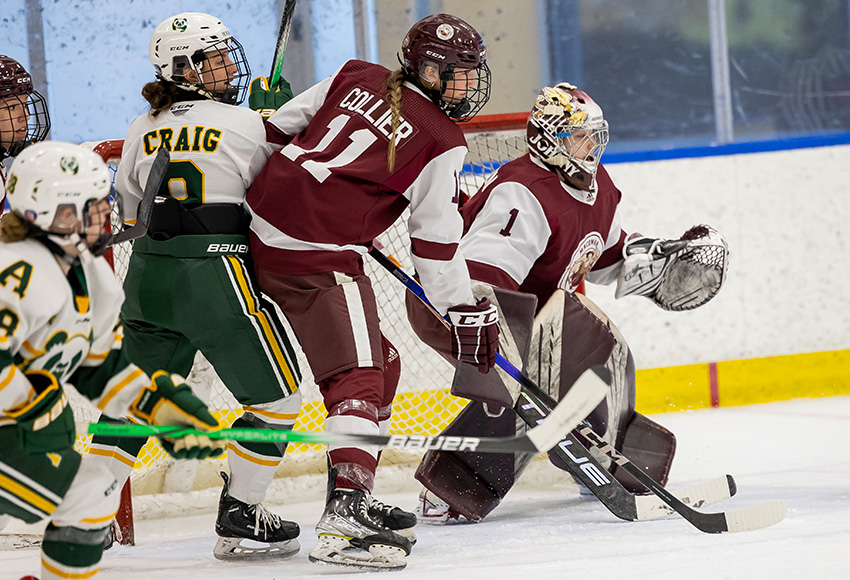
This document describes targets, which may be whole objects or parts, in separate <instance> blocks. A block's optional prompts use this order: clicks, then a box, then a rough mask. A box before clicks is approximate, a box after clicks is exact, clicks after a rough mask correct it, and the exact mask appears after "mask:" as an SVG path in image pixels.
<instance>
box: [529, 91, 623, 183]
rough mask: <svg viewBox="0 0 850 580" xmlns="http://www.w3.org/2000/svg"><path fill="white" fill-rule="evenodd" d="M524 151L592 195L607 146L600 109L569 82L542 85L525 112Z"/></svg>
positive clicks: (605, 123)
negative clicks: (529, 110)
mask: <svg viewBox="0 0 850 580" xmlns="http://www.w3.org/2000/svg"><path fill="white" fill-rule="evenodd" d="M526 137H527V141H528V150H529V151H530V152H531V153H532V154H533V155H535V156H536V157H538V158H539V159H540V160H541V161H543V162H544V163H546V164H548V165H550V166H552V167H554V169H555V171H556V172H557V173H558V175H559V176H560V177H561V179H562V180H563V181H565V182H566V183H568V184H570V185H572V186H573V187H575V188H577V189H581V190H582V191H585V192H587V193H588V199H589V200H590V199H594V198H595V196H596V170H597V169H598V167H599V158H600V157H601V156H602V153H603V152H604V151H605V148H606V147H607V145H608V122H607V121H606V120H605V119H604V118H603V115H602V108H601V107H600V106H599V105H598V104H596V102H595V101H594V100H593V99H591V98H590V96H589V95H588V94H587V93H585V92H584V91H582V90H580V89H579V88H577V87H575V86H574V85H571V84H569V83H559V84H557V85H555V86H554V87H543V89H542V90H541V91H540V93H539V94H538V95H537V100H536V101H535V102H534V108H533V109H531V112H530V113H529V115H528V125H527V129H526Z"/></svg>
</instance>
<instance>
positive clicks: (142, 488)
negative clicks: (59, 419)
mask: <svg viewBox="0 0 850 580" xmlns="http://www.w3.org/2000/svg"><path fill="white" fill-rule="evenodd" d="M525 121H526V114H525V113H518V114H509V115H491V116H482V117H478V118H476V119H473V120H472V121H471V122H470V123H467V124H465V125H463V129H464V132H465V134H466V137H467V142H468V146H469V155H468V157H467V159H466V163H465V165H464V168H463V173H462V176H461V181H462V189H463V190H464V191H465V192H466V193H467V194H468V195H473V194H474V193H475V192H476V191H477V189H478V187H479V186H480V185H481V183H482V182H483V181H484V179H485V178H486V177H487V176H488V175H490V174H491V173H492V172H493V171H495V170H496V169H497V168H498V167H499V166H500V165H501V164H502V163H504V162H506V161H509V160H511V159H514V158H516V157H518V156H519V155H522V154H523V153H524V152H525V150H526V146H525ZM90 145H92V146H93V148H94V150H95V151H96V152H98V153H99V154H100V155H101V156H102V157H103V158H104V159H105V160H106V161H107V163H108V164H109V166H110V170H111V172H112V175H113V179H114V175H115V172H116V171H117V168H118V164H119V163H120V161H121V147H122V145H123V141H121V140H111V141H102V142H98V143H93V144H90ZM406 218H407V215H406V214H405V215H404V216H402V218H401V219H399V220H398V221H397V222H396V223H395V224H394V225H393V226H392V227H391V228H390V229H389V230H387V231H386V232H384V234H382V235H381V236H380V238H379V240H380V241H381V243H382V244H383V245H384V246H385V252H387V253H389V254H392V255H393V256H395V258H396V259H397V260H399V261H400V263H401V264H402V266H404V268H405V269H406V270H407V271H408V272H412V270H413V268H412V260H411V257H410V251H409V246H410V242H409V239H408V232H407V219H406ZM115 225H117V224H115ZM131 252H132V244H131V243H126V244H122V245H121V246H119V247H116V248H114V250H113V256H112V259H113V264H114V268H115V272H116V274H117V275H118V276H119V278H121V279H122V280H123V277H124V275H125V274H126V271H127V265H128V261H129V256H130V253H131ZM365 265H366V271H367V274H368V275H369V276H370V277H371V279H372V283H373V286H374V288H375V294H376V296H377V299H378V306H379V313H380V317H381V328H382V330H383V332H384V333H385V335H386V336H387V338H388V339H389V340H390V341H391V342H392V343H393V344H394V345H395V346H396V348H397V349H398V351H399V354H400V356H401V361H402V372H401V379H400V382H399V387H398V393H397V395H396V398H395V401H394V404H393V416H392V422H391V426H390V431H391V432H393V433H406V434H414V433H415V434H425V435H433V434H437V433H439V432H440V431H441V430H443V429H444V428H445V427H446V426H447V425H448V424H449V422H450V421H451V420H452V419H453V418H454V417H455V416H456V415H457V413H458V412H459V411H460V410H461V409H462V408H463V406H464V405H465V404H466V401H465V400H464V399H458V398H455V397H453V396H452V395H450V394H449V385H450V383H451V379H452V375H453V369H452V366H451V365H450V364H449V363H447V362H446V361H445V360H443V359H442V358H441V357H440V356H439V355H437V354H436V353H434V352H433V351H432V350H431V349H429V348H428V347H427V346H425V345H424V344H423V343H421V342H420V341H419V340H418V338H417V337H416V336H415V334H414V333H413V331H412V330H411V328H410V326H409V324H408V322H407V318H406V313H405V306H404V293H405V291H406V290H405V287H404V285H402V284H401V283H400V282H399V281H398V280H396V279H395V278H393V277H392V276H391V275H390V274H389V273H388V272H387V271H386V270H384V269H383V268H381V267H380V266H379V265H377V264H376V263H375V262H374V261H372V260H369V259H367V260H366V261H365ZM298 360H299V364H300V366H301V369H302V372H303V374H304V380H303V383H302V386H301V390H302V397H303V401H304V404H303V407H302V410H301V413H300V415H299V418H298V420H297V422H296V424H295V429H297V430H309V431H320V430H322V428H323V424H324V417H325V408H324V405H323V404H322V401H321V396H320V394H319V392H318V389H317V388H316V385H315V384H314V382H313V377H312V374H311V372H310V367H309V365H308V364H307V361H306V359H305V357H304V355H303V353H302V352H300V350H299V353H298ZM187 382H188V383H189V384H190V385H191V386H192V388H193V390H195V392H196V393H197V394H198V396H199V397H201V398H202V399H204V400H205V401H206V402H207V403H208V405H209V406H210V408H211V409H212V410H213V411H214V413H215V414H216V416H217V417H218V418H219V419H220V420H221V421H222V422H224V423H226V424H228V425H229V424H231V423H232V422H233V421H234V420H235V419H236V418H237V417H238V416H239V415H240V413H241V409H240V406H239V405H238V403H237V402H236V401H235V399H234V398H233V397H232V395H231V394H230V393H229V392H228V390H227V389H226V388H225V386H224V384H223V383H222V382H221V380H220V379H219V378H218V376H217V375H216V374H215V371H214V370H213V369H212V367H211V366H210V364H209V363H208V362H207V361H206V360H205V359H204V358H203V357H202V356H198V357H197V358H196V361H195V366H194V367H193V370H192V373H191V374H190V376H189V377H187ZM72 403H73V404H74V407H75V413H76V415H77V419H78V421H96V420H97V413H96V411H93V409H92V408H91V407H90V405H87V401H85V400H84V399H82V398H81V397H74V396H72ZM90 440H91V436H86V435H80V436H78V440H77V449H78V451H80V452H83V453H84V452H85V451H86V450H87V449H88V445H89V443H90ZM420 458H421V455H417V454H411V453H409V452H393V450H386V452H385V453H383V454H382V458H381V466H382V467H384V466H387V465H393V464H394V465H396V466H399V467H400V468H401V469H404V468H407V473H408V475H409V472H410V467H412V466H414V465H415V464H416V463H418V461H419V459H420ZM224 463H225V460H224V459H216V460H209V461H204V462H197V461H191V462H176V461H174V460H172V459H171V458H170V457H169V456H168V455H167V454H166V453H165V451H164V450H163V449H162V448H161V447H160V446H159V444H158V443H157V442H156V441H155V440H154V439H151V440H149V441H148V443H147V445H146V446H145V448H144V449H143V450H142V452H141V454H140V455H139V458H138V462H137V463H136V467H135V469H134V470H133V475H132V476H131V484H132V495H133V498H134V499H133V501H134V503H135V504H136V506H137V508H136V510H135V512H136V517H158V515H157V513H156V512H158V511H159V512H168V513H169V514H170V515H174V510H175V509H184V510H185V509H187V508H188V509H193V510H197V509H206V508H209V509H212V507H213V506H214V505H216V504H217V501H216V500H217V491H216V490H213V489H209V492H207V493H206V494H204V493H203V492H202V490H205V489H207V488H215V487H219V486H220V485H221V479H220V478H219V476H218V474H217V473H218V471H220V470H221V468H222V467H223V466H224ZM324 471H325V458H324V450H323V448H322V447H320V446H317V445H306V444H292V445H290V446H289V448H288V450H287V453H286V457H285V459H284V461H283V462H281V466H280V467H279V468H278V471H277V474H276V478H293V477H296V476H302V475H316V476H317V477H319V476H320V475H321V474H322V473H324ZM379 471H380V470H379ZM189 492H201V493H200V495H202V496H203V495H205V496H207V500H206V502H205V503H207V504H209V505H201V504H203V503H204V501H203V500H199V499H198V498H193V499H191V500H188V501H187V500H186V499H185V497H184V495H185V494H187V493H189ZM210 492H214V493H210ZM175 494H177V496H178V497H179V499H178V500H177V501H166V500H165V499H163V498H167V497H172V496H174V495H175ZM181 494H184V495H181ZM196 495H199V494H197V493H196ZM145 496H152V497H150V498H149V499H147V500H145V499H144V497H145ZM287 497H288V498H289V500H290V501H292V492H291V490H289V492H288V493H287ZM272 499H273V498H272ZM140 505H141V506H144V507H139V506H140Z"/></svg>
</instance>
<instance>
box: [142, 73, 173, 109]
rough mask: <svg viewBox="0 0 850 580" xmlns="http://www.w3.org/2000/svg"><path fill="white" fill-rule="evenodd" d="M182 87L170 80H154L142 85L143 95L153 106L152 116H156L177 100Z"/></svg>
mask: <svg viewBox="0 0 850 580" xmlns="http://www.w3.org/2000/svg"><path fill="white" fill-rule="evenodd" d="M179 94H180V89H178V88H177V85H175V84H174V83H171V82H168V81H154V82H150V83H148V84H146V85H145V86H144V87H142V96H143V97H144V98H145V100H146V101H147V102H148V103H149V104H150V106H151V117H156V116H157V115H159V114H160V113H161V112H162V111H164V110H165V109H168V108H170V107H171V105H173V104H174V102H175V101H176V100H177V97H178V95H179Z"/></svg>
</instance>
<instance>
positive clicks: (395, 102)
mask: <svg viewBox="0 0 850 580" xmlns="http://www.w3.org/2000/svg"><path fill="white" fill-rule="evenodd" d="M403 84H404V73H403V72H402V70H401V69H398V70H395V71H393V72H391V73H390V76H389V77H388V78H387V91H389V92H388V94H387V100H388V101H389V103H390V110H391V111H392V124H391V127H392V130H393V134H392V137H390V146H389V150H388V151H387V169H388V170H389V171H390V172H392V170H393V169H394V168H395V143H396V131H397V130H398V128H399V126H400V125H401V97H402V93H401V86H402V85H403Z"/></svg>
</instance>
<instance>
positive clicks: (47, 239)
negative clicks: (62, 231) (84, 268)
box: [33, 230, 88, 267]
mask: <svg viewBox="0 0 850 580" xmlns="http://www.w3.org/2000/svg"><path fill="white" fill-rule="evenodd" d="M33 239H34V240H36V241H37V242H39V243H41V245H42V246H44V247H45V248H47V249H48V250H49V251H50V253H51V254H53V255H54V256H56V257H57V258H59V259H60V260H62V261H63V262H65V263H66V264H68V265H69V266H71V267H73V266H76V265H77V264H79V263H80V256H70V255H68V252H66V251H65V250H64V249H63V248H62V246H63V245H67V244H68V243H72V244H74V245H75V246H76V247H77V249H78V250H80V254H82V252H83V251H87V250H88V248H86V245H85V244H84V243H83V241H82V240H81V239H80V236H79V234H69V235H66V236H60V235H58V234H51V233H50V232H45V231H43V230H42V231H41V232H40V233H38V234H36V235H35V236H33Z"/></svg>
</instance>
